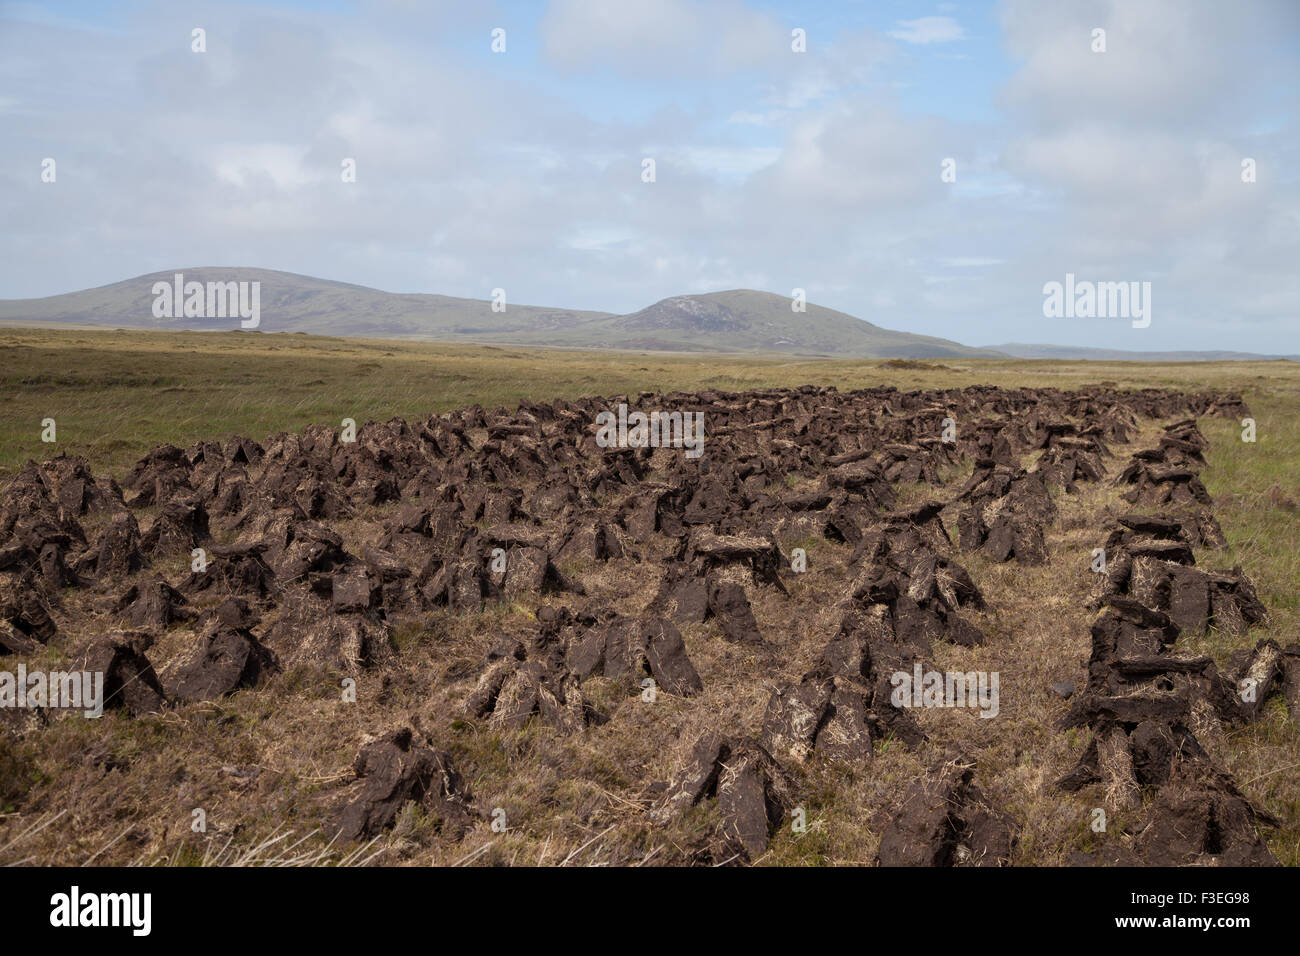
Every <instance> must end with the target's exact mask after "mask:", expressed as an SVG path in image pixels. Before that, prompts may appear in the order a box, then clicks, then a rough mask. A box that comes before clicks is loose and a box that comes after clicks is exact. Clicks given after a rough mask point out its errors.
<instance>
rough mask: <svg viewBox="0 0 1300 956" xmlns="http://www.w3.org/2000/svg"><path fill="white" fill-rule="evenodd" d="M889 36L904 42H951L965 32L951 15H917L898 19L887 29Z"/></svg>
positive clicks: (961, 36) (922, 43)
mask: <svg viewBox="0 0 1300 956" xmlns="http://www.w3.org/2000/svg"><path fill="white" fill-rule="evenodd" d="M889 36H891V37H893V38H894V39H895V40H902V41H903V42H904V43H915V44H919V45H924V44H929V43H951V42H953V41H954V40H960V39H962V38H964V37H965V36H966V33H965V31H964V30H963V29H962V26H961V24H960V23H958V22H957V21H956V20H954V19H953V18H952V17H919V18H917V19H915V20H900V21H898V24H897V26H896V27H895V28H894V29H893V30H890V31H889Z"/></svg>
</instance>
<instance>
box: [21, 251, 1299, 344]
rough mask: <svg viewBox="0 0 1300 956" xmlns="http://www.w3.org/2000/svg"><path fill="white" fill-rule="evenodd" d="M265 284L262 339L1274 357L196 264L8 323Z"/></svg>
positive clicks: (761, 299) (176, 325)
mask: <svg viewBox="0 0 1300 956" xmlns="http://www.w3.org/2000/svg"><path fill="white" fill-rule="evenodd" d="M178 272H179V273H182V274H183V275H184V277H185V281H187V282H191V281H193V282H200V283H204V284H205V285H206V283H209V282H213V283H216V282H223V283H224V282H232V281H234V282H260V283H261V286H260V313H261V324H260V326H259V327H258V330H259V331H261V332H307V333H311V334H314V335H334V336H361V337H367V338H416V339H430V340H434V341H446V342H486V343H494V344H510V345H549V346H559V347H564V348H581V349H608V350H629V349H631V350H638V351H681V352H685V351H689V352H718V353H723V352H761V353H779V354H787V355H805V356H816V357H825V358H949V359H960V358H1006V357H1015V358H1062V359H1068V358H1075V359H1099V360H1111V361H1147V362H1181V361H1215V360H1220V361H1222V360H1229V359H1234V360H1235V359H1241V360H1246V359H1254V360H1258V359H1273V358H1289V359H1292V360H1295V359H1296V358H1297V357H1296V356H1263V355H1252V354H1249V353H1244V352H1125V351H1122V350H1116V349H1089V348H1075V347H1068V346H1052V345H1021V344H1010V345H993V346H987V347H983V348H973V347H971V346H968V345H962V344H961V343H959V342H953V341H951V340H949V339H942V338H936V337H934V336H928V335H917V334H914V333H911V332H902V331H897V330H892V329H886V328H881V327H880V326H877V325H873V324H872V323H870V322H867V321H866V320H864V319H859V318H857V317H856V316H852V315H849V314H847V313H844V312H837V311H835V310H834V309H828V308H824V307H822V306H819V305H814V304H813V303H811V302H810V303H807V304H806V307H805V309H804V311H801V312H795V311H794V310H793V309H792V308H791V301H790V299H789V298H788V297H786V296H783V295H776V294H774V293H771V292H758V291H754V290H752V289H733V290H731V291H727V292H710V293H704V294H699V295H678V296H670V297H669V298H667V299H662V300H660V301H659V302H656V303H654V304H653V305H649V306H647V307H646V308H644V309H641V310H640V311H638V312H632V313H629V314H627V315H615V314H613V313H609V312H590V311H582V310H575V309H561V308H547V307H543V306H531V305H516V304H514V303H513V302H507V304H506V308H505V310H504V311H495V312H494V311H493V310H492V303H491V302H489V301H486V300H479V299H461V298H456V297H454V296H446V295H432V294H425V293H394V292H383V291H381V290H379V289H372V288H368V287H366V286H360V285H353V284H350V283H346V282H335V281H332V280H329V279H319V278H315V277H313V276H305V275H298V274H296V273H292V272H278V271H274V270H271V269H257V268H250V267H214V266H203V267H192V268H186V269H173V270H168V271H166V272H155V273H150V274H148V275H142V276H137V277H136V278H134V279H127V280H125V281H122V282H115V283H112V284H110V285H105V286H99V287H97V288H94V289H84V290H82V291H79V292H69V293H65V294H62V295H53V296H48V297H46V298H42V299H5V300H0V323H6V324H16V325H21V324H24V323H27V324H30V323H37V324H42V325H45V324H56V325H57V324H68V325H91V326H106V327H110V328H155V329H168V330H179V329H213V330H216V329H222V330H228V329H236V328H238V327H239V321H238V319H237V318H235V319H232V318H197V317H189V318H171V317H170V316H167V317H164V318H158V317H155V316H154V314H153V301H154V295H153V292H152V290H153V287H154V283H156V282H164V283H167V284H169V285H170V284H172V283H173V282H174V277H175V275H176V273H178Z"/></svg>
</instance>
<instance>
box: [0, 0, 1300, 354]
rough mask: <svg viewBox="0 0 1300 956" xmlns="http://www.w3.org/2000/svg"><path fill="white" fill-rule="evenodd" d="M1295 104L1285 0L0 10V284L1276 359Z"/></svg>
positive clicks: (1292, 249)
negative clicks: (487, 304) (204, 286)
mask: <svg viewBox="0 0 1300 956" xmlns="http://www.w3.org/2000/svg"><path fill="white" fill-rule="evenodd" d="M196 27H201V28H203V30H205V31H206V47H207V49H206V52H203V53H196V52H193V50H192V48H191V47H192V31H193V29H194V28H196ZM496 28H501V29H503V30H504V31H505V47H506V48H505V51H504V52H501V53H496V52H493V50H492V31H493V30H494V29H496ZM1098 28H1100V29H1103V30H1105V46H1106V49H1105V52H1104V53H1099V52H1094V51H1093V46H1094V44H1095V41H1094V32H1093V31H1094V30H1096V29H1098ZM796 29H798V30H803V31H804V32H805V35H806V47H807V49H806V51H805V52H795V51H794V50H792V31H794V30H796ZM1298 106H1300V3H1296V2H1294V0H1278V2H1267V0H1239V2H1231V3H1226V2H1219V0H1205V2H1198V0H1095V2H1068V0H1067V2H1059V3H1058V2H1050V3H1048V2H1042V0H1005V2H997V3H995V2H970V3H922V2H915V0H906V2H905V0H894V2H890V0H881V2H871V3H867V2H848V0H840V2H834V3H831V2H826V3H781V2H761V3H760V2H753V0H751V2H745V0H662V2H651V0H644V2H636V0H619V2H606V3H600V2H594V0H550V2H542V0H533V2H519V3H511V2H492V0H476V2H473V3H468V2H436V0H435V2H417V0H327V2H326V0H322V2H305V0H304V2H284V3H265V4H259V5H256V6H251V5H241V4H237V3H219V4H203V3H186V2H176V0H173V2H159V3H153V2H140V3H129V2H127V3H107V2H98V0H87V2H67V3H57V2H43V3H39V4H38V3H30V4H28V3H8V2H0V220H2V221H3V222H4V224H5V228H4V230H3V233H0V298H17V297H32V296H42V295H50V294H54V293H59V292H68V291H73V290H76V289H82V288H87V287H90V286H96V285H103V284H107V283H110V282H115V281H118V280H121V279H125V278H128V277H132V276H136V275H141V274H144V273H148V272H153V271H157V270H169V269H176V268H184V267H186V266H200V265H219V266H239V265H246V266H261V267H265V268H271V269H283V270H288V271H292V272H301V273H306V274H309V275H315V276H321V277H324V278H330V279H339V280H343V281H348V282H356V283H360V284H363V285H371V286H375V287H378V288H381V289H386V290H389V291H394V292H440V293H444V294H448V295H458V296H466V297H472V298H487V297H488V296H489V295H490V292H491V289H493V288H494V287H503V288H505V289H506V290H507V294H508V297H509V300H510V301H511V302H517V303H521V304H522V303H529V304H538V305H550V306H565V307H574V308H586V309H600V310H605V311H612V312H627V311H633V310H636V309H639V308H641V307H643V306H645V305H647V304H649V303H651V302H654V301H656V300H658V299H661V298H664V297H666V296H669V295H676V294H681V293H690V292H708V291H717V290H723V289H733V288H754V289H764V290H767V291H771V292H777V293H780V294H783V295H788V294H790V292H791V290H792V289H794V288H796V287H798V288H803V289H805V290H806V292H807V297H808V300H809V301H811V302H815V303H818V304H820V305H825V306H829V307H832V308H837V309H841V310H843V311H846V312H850V313H852V314H854V315H858V316H860V317H862V318H865V319H868V320H870V321H872V322H875V323H877V324H878V325H882V326H886V327H890V328H898V329H906V330H910V331H916V332H923V333H927V334H933V335H942V336H945V337H949V338H953V339H956V340H958V341H962V342H966V343H969V344H977V345H979V344H991V343H998V342H1009V341H1020V342H1052V343H1057V344H1071V345H1095V346H1101V347H1110V348H1130V349H1164V348H1224V349H1241V350H1250V351H1264V352H1300V269H1297V265H1298V264H1300V188H1298V181H1300V173H1298V172H1297V171H1298V170H1300V148H1298V147H1300V142H1298V140H1297V131H1296V110H1297V107H1298ZM46 158H53V159H54V160H55V162H56V167H55V169H56V179H55V181H54V182H53V183H49V182H42V162H43V160H44V159H46ZM345 158H353V159H354V160H355V163H356V182H354V183H345V182H343V181H342V176H341V164H342V162H343V160H344V159H345ZM645 158H653V159H654V160H655V174H656V175H655V182H653V183H646V182H643V181H642V169H643V160H644V159H645ZM1247 158H1249V159H1253V160H1254V163H1255V179H1256V181H1255V182H1253V183H1245V182H1243V181H1242V162H1243V160H1244V159H1247ZM945 159H952V160H953V161H954V164H955V165H954V168H955V171H956V181H955V182H944V181H943V177H942V175H941V173H942V171H943V163H944V160H945ZM1067 272H1069V273H1074V274H1075V275H1076V276H1077V277H1078V278H1079V279H1091V280H1097V281H1149V282H1151V289H1152V322H1151V325H1150V326H1149V327H1148V328H1145V329H1135V328H1132V327H1131V323H1129V322H1128V321H1124V320H1115V319H1077V318H1070V319H1065V318H1062V319H1046V318H1044V316H1043V285H1044V283H1047V282H1051V281H1054V280H1055V281H1062V280H1063V279H1064V277H1065V274H1066V273H1067ZM797 320H798V316H797V315H794V314H792V316H791V321H797Z"/></svg>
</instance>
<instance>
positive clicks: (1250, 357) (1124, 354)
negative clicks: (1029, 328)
mask: <svg viewBox="0 0 1300 956" xmlns="http://www.w3.org/2000/svg"><path fill="white" fill-rule="evenodd" d="M987 348H990V349H992V350H994V351H997V352H1002V353H1003V354H1005V355H1010V356H1011V357H1012V358H1023V359H1086V360H1090V361H1097V362H1106V361H1110V362H1261V361H1279V360H1285V361H1288V362H1300V355H1258V354H1256V353H1254V352H1222V351H1220V352H1216V351H1210V352H1192V351H1171V352H1128V351H1125V350H1123V349H1093V348H1085V347H1081V346H1073V345H1022V344H1020V343H1019V342H1012V343H1009V344H1006V345H989V346H987Z"/></svg>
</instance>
